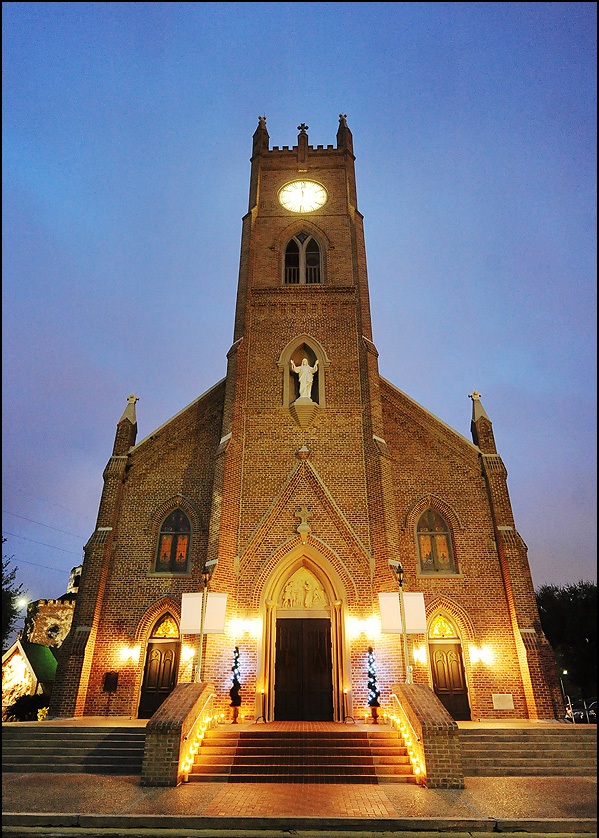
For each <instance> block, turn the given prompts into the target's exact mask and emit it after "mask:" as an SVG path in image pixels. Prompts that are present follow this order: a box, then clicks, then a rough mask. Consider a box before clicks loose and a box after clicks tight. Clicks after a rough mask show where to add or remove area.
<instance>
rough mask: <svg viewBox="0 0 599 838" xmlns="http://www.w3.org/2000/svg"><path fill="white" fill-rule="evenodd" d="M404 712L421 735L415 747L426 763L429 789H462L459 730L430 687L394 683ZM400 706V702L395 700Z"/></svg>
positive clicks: (426, 783)
mask: <svg viewBox="0 0 599 838" xmlns="http://www.w3.org/2000/svg"><path fill="white" fill-rule="evenodd" d="M393 694H394V695H395V696H397V699H398V702H399V706H400V708H401V714H402V715H403V716H405V719H406V720H407V721H408V722H409V725H410V726H411V727H412V729H413V731H414V733H415V734H416V736H417V737H418V738H419V741H418V742H417V743H415V750H416V752H417V753H418V755H419V757H420V759H421V760H422V761H423V763H424V766H425V776H424V778H423V780H422V784H423V785H425V786H426V787H427V788H444V789H462V788H464V772H463V769H462V753H461V748H460V740H459V730H458V726H457V724H456V722H455V721H454V720H453V719H452V718H451V716H450V715H449V713H448V712H447V710H446V709H445V707H444V706H443V705H442V704H441V702H440V701H439V699H438V698H437V696H436V695H435V693H434V692H433V691H432V690H431V688H430V687H427V686H425V685H424V684H394V685H393ZM395 706H396V709H397V706H398V705H397V703H396V705H395Z"/></svg>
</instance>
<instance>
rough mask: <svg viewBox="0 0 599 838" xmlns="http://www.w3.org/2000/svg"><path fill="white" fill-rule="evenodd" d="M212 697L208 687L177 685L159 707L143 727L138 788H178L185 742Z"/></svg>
mask: <svg viewBox="0 0 599 838" xmlns="http://www.w3.org/2000/svg"><path fill="white" fill-rule="evenodd" d="M213 695H214V686H213V685H212V684H199V683H193V684H179V685H178V686H177V687H175V689H174V690H173V692H172V693H171V694H170V695H169V696H168V698H167V699H166V700H165V701H164V702H163V704H161V705H160V707H159V708H158V710H157V711H156V712H155V713H154V715H153V716H152V718H151V719H150V721H149V722H148V724H147V726H146V744H145V749H144V758H143V763H142V769H141V785H142V786H178V785H179V784H180V783H181V782H183V780H184V779H185V772H184V771H183V770H182V768H181V764H182V762H183V759H184V757H185V756H186V753H185V750H186V743H187V741H188V739H189V738H190V737H191V734H192V732H193V728H194V727H195V725H196V723H197V722H198V720H199V715H200V713H201V711H202V708H203V707H204V706H205V705H206V704H207V702H208V699H209V698H210V696H213Z"/></svg>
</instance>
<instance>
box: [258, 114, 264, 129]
mask: <svg viewBox="0 0 599 838" xmlns="http://www.w3.org/2000/svg"><path fill="white" fill-rule="evenodd" d="M258 127H259V128H266V117H265V116H259V117H258Z"/></svg>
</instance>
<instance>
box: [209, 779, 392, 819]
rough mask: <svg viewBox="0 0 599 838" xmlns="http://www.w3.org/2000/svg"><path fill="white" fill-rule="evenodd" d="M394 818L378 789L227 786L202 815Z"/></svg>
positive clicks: (263, 785) (306, 786)
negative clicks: (283, 814) (282, 814)
mask: <svg viewBox="0 0 599 838" xmlns="http://www.w3.org/2000/svg"><path fill="white" fill-rule="evenodd" d="M232 813H234V814H235V816H236V817H248V818H249V817H265V818H268V817H276V816H277V815H281V813H285V815H288V816H296V817H301V816H304V817H338V818H396V817H397V812H396V810H395V807H394V806H393V805H392V803H391V801H390V800H389V798H388V797H387V795H386V794H385V792H384V790H383V789H382V788H381V787H380V786H362V785H337V784H326V785H320V784H318V785H316V784H311V783H305V784H303V785H293V786H289V785H286V784H282V783H260V784H259V786H258V787H256V786H255V785H251V784H249V783H228V784H227V785H226V786H225V787H224V788H223V789H222V790H221V791H219V792H218V793H217V794H216V796H215V797H214V799H213V800H212V801H211V802H210V803H209V804H208V805H207V806H206V808H205V810H204V814H205V815H212V816H213V817H224V816H226V815H231V814H232Z"/></svg>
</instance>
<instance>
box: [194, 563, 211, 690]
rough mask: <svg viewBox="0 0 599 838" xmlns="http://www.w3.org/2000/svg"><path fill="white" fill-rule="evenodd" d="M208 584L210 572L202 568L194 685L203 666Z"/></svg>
mask: <svg viewBox="0 0 599 838" xmlns="http://www.w3.org/2000/svg"><path fill="white" fill-rule="evenodd" d="M209 582H210V571H209V570H207V568H206V567H204V569H203V571H202V611H201V615H200V640H199V643H198V665H197V666H196V677H195V680H196V683H197V682H198V681H201V680H202V669H203V666H204V623H205V622H206V605H207V599H208V584H209Z"/></svg>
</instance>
